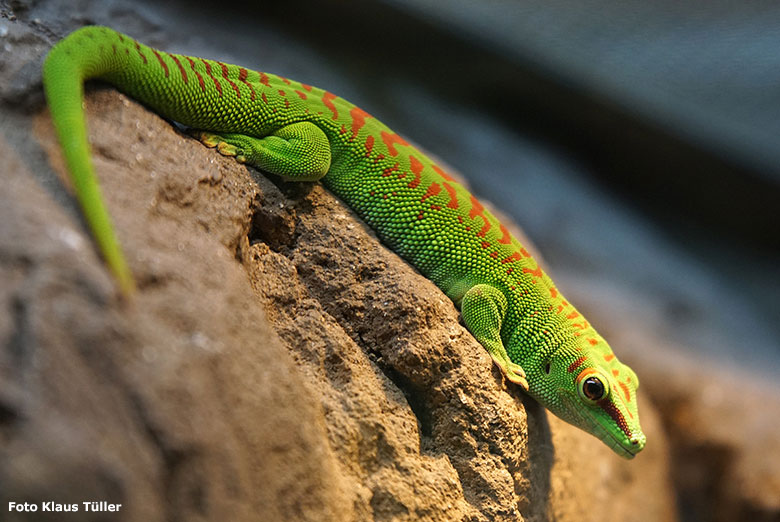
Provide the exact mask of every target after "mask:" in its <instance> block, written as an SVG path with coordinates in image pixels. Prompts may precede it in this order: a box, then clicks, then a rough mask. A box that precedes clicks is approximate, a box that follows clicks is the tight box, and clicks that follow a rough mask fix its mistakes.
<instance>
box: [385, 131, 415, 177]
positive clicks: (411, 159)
mask: <svg viewBox="0 0 780 522" xmlns="http://www.w3.org/2000/svg"><path fill="white" fill-rule="evenodd" d="M383 134H384V133H383ZM409 163H410V165H411V169H412V174H414V179H413V180H412V181H410V182H409V188H416V187H417V185H419V184H420V180H421V178H420V173H421V172H422V171H423V168H424V167H423V164H422V163H421V162H420V160H418V159H417V158H415V157H414V156H411V155H410V156H409Z"/></svg>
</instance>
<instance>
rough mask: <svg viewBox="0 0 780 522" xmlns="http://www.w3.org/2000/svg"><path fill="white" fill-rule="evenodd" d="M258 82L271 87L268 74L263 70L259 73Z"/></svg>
mask: <svg viewBox="0 0 780 522" xmlns="http://www.w3.org/2000/svg"><path fill="white" fill-rule="evenodd" d="M260 83H262V84H263V85H265V86H266V87H271V81H270V80H269V78H268V75H267V74H265V73H264V72H261V73H260Z"/></svg>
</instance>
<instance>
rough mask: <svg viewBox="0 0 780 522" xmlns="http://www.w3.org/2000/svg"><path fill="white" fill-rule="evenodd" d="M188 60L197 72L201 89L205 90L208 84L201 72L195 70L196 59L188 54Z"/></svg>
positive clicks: (193, 70) (195, 71)
mask: <svg viewBox="0 0 780 522" xmlns="http://www.w3.org/2000/svg"><path fill="white" fill-rule="evenodd" d="M186 58H187V60H189V62H190V68H191V69H192V72H194V73H195V76H197V78H198V84H199V85H200V90H201V91H205V90H206V84H205V83H203V76H201V75H200V73H199V72H198V71H197V70H195V61H194V60H193V59H192V58H190V57H189V56H186Z"/></svg>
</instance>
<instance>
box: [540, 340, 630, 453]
mask: <svg viewBox="0 0 780 522" xmlns="http://www.w3.org/2000/svg"><path fill="white" fill-rule="evenodd" d="M597 342H598V343H599V344H600V343H604V345H606V342H605V341H604V340H603V339H601V338H599V339H598V341H597ZM598 348H599V346H593V345H591V344H589V345H588V346H587V347H585V346H583V347H581V349H580V350H571V353H569V352H570V350H563V349H562V350H559V351H558V352H557V353H556V356H555V357H551V358H549V359H543V360H542V361H540V362H541V367H540V368H539V369H538V371H539V375H540V378H538V379H533V381H534V383H535V384H536V383H538V385H536V386H532V388H531V390H530V391H531V393H532V394H533V395H535V396H536V397H538V398H539V400H540V401H541V402H542V403H543V404H544V405H545V406H546V407H547V408H548V409H549V410H550V411H552V412H553V413H554V414H556V415H557V416H558V417H560V418H562V419H563V420H565V421H566V422H569V423H571V424H573V425H575V426H577V427H579V428H581V429H583V430H585V431H587V432H588V433H591V434H593V435H595V436H596V437H598V438H599V439H601V440H602V441H603V442H604V443H605V444H606V445H607V446H609V447H610V448H612V450H613V451H615V453H617V454H618V455H620V456H621V457H625V458H628V459H631V458H633V457H634V456H635V455H636V454H637V453H639V452H640V451H642V448H644V446H645V440H646V439H645V435H644V433H643V432H642V428H641V427H640V425H639V412H638V410H637V403H636V390H637V388H638V387H639V379H638V378H637V376H636V374H635V373H634V371H633V370H632V369H631V368H629V367H628V366H626V365H625V364H622V363H620V362H619V361H618V360H617V358H616V357H615V356H614V355H613V354H612V353H611V351H608V350H605V349H598ZM605 354H606V355H605Z"/></svg>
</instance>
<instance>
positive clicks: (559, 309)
mask: <svg viewBox="0 0 780 522" xmlns="http://www.w3.org/2000/svg"><path fill="white" fill-rule="evenodd" d="M561 312H563V305H558V310H557V311H556V312H555V313H557V314H559V313H561Z"/></svg>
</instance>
